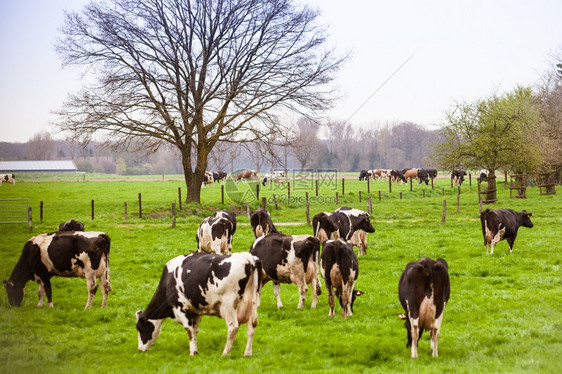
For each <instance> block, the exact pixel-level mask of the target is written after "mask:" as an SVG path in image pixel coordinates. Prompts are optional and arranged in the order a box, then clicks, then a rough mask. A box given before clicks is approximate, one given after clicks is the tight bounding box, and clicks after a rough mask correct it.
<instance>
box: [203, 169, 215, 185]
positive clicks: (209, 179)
mask: <svg viewBox="0 0 562 374" xmlns="http://www.w3.org/2000/svg"><path fill="white" fill-rule="evenodd" d="M208 184H212V185H213V186H214V185H215V178H214V176H213V172H212V171H207V170H205V174H204V175H203V187H205V186H206V185H208Z"/></svg>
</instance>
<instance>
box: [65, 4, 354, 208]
mask: <svg viewBox="0 0 562 374" xmlns="http://www.w3.org/2000/svg"><path fill="white" fill-rule="evenodd" d="M317 16H318V12H317V11H314V10H311V9H310V8H308V7H306V6H304V7H301V6H297V5H295V4H294V1H293V0H213V1H210V0H113V1H108V2H102V1H92V2H91V3H90V4H89V5H87V6H86V7H85V8H84V10H83V12H82V13H81V14H77V13H68V14H66V16H65V23H64V25H63V27H62V28H61V32H62V37H61V38H60V39H59V40H58V42H57V44H56V49H57V52H58V53H59V55H60V56H61V57H62V60H63V65H74V66H82V67H84V69H85V71H86V72H89V73H92V78H93V84H91V85H89V86H87V87H85V88H84V89H83V90H82V91H81V92H79V93H78V94H76V95H73V96H71V97H70V99H69V100H68V101H67V102H66V103H65V104H64V106H63V108H62V109H61V110H60V111H59V114H60V115H61V116H60V121H59V122H58V126H59V129H60V130H62V131H64V132H66V133H68V134H69V135H70V136H74V137H77V138H80V137H82V138H88V137H92V136H94V134H96V133H99V132H101V133H105V134H106V135H107V136H108V138H110V139H111V140H112V141H113V142H114V143H113V144H117V145H119V146H122V147H124V148H128V147H129V146H130V145H131V144H140V145H141V148H142V149H144V150H145V151H147V152H149V151H152V150H155V149H157V148H159V147H160V146H161V145H162V144H172V145H173V146H175V147H176V148H177V149H178V150H179V152H180V154H181V159H182V165H183V169H184V177H185V181H186V185H187V188H188V193H187V201H188V202H191V201H195V202H200V194H201V182H202V180H203V176H204V172H205V169H206V168H207V159H208V156H209V154H210V152H211V151H212V149H213V147H214V146H215V145H216V144H217V143H218V142H221V141H227V142H251V141H254V140H257V139H260V140H262V141H263V140H264V139H267V138H269V137H275V136H276V135H278V134H279V133H281V132H283V129H282V128H281V125H280V123H281V122H282V121H281V120H280V118H281V117H282V116H283V115H284V114H285V113H295V112H297V113H301V114H303V115H308V116H312V117H314V116H316V115H317V114H318V113H317V111H319V110H322V109H325V108H327V107H329V106H330V105H331V104H332V101H333V100H334V99H335V98H336V97H335V96H334V95H333V87H331V86H329V83H330V82H332V80H333V78H334V74H335V72H336V71H337V70H338V69H339V67H340V65H341V64H342V62H343V60H344V58H338V57H336V56H334V52H333V51H332V50H329V49H327V48H326V47H325V44H326V36H325V31H324V30H323V29H322V28H320V27H318V25H316V23H315V22H316V18H317ZM139 139H140V141H138V140H139ZM135 140H137V141H136V142H133V141H135Z"/></svg>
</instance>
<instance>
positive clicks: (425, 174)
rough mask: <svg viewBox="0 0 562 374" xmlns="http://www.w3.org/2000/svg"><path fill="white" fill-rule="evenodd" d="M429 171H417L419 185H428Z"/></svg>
mask: <svg viewBox="0 0 562 374" xmlns="http://www.w3.org/2000/svg"><path fill="white" fill-rule="evenodd" d="M429 178H430V176H429V169H418V180H419V181H420V184H422V183H424V182H425V185H426V186H427V185H428V184H429Z"/></svg>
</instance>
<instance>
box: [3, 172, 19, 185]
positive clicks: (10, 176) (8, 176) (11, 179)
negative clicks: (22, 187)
mask: <svg viewBox="0 0 562 374" xmlns="http://www.w3.org/2000/svg"><path fill="white" fill-rule="evenodd" d="M2 182H6V183H11V184H16V176H15V175H14V174H0V186H1V185H2Z"/></svg>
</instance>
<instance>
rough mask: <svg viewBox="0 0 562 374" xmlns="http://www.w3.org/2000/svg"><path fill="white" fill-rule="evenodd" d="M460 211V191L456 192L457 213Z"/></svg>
mask: <svg viewBox="0 0 562 374" xmlns="http://www.w3.org/2000/svg"><path fill="white" fill-rule="evenodd" d="M460 211H461V192H460V191H459V193H458V194H457V213H458V212H460Z"/></svg>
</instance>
